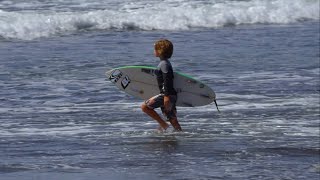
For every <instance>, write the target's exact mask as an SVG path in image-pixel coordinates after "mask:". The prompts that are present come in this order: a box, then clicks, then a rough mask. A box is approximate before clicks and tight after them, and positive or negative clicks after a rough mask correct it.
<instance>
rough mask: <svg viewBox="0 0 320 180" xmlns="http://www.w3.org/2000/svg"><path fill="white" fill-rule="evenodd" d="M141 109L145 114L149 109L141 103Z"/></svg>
mask: <svg viewBox="0 0 320 180" xmlns="http://www.w3.org/2000/svg"><path fill="white" fill-rule="evenodd" d="M141 109H142V111H143V112H146V111H148V110H149V108H148V106H147V105H146V103H142V104H141Z"/></svg>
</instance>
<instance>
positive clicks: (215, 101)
mask: <svg viewBox="0 0 320 180" xmlns="http://www.w3.org/2000/svg"><path fill="white" fill-rule="evenodd" d="M213 101H214V103H215V104H216V107H217V110H218V112H219V113H220V110H219V107H218V104H217V100H213Z"/></svg>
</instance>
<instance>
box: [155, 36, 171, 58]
mask: <svg viewBox="0 0 320 180" xmlns="http://www.w3.org/2000/svg"><path fill="white" fill-rule="evenodd" d="M154 49H155V50H156V51H157V52H158V53H159V55H160V58H161V59H169V58H171V56H172V53H173V44H172V42H171V41H169V40H167V39H160V40H158V41H157V42H156V43H155V44H154Z"/></svg>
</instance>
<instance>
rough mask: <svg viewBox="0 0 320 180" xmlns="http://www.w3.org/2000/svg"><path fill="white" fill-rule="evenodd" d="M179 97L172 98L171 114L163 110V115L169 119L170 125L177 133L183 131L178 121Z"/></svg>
mask: <svg viewBox="0 0 320 180" xmlns="http://www.w3.org/2000/svg"><path fill="white" fill-rule="evenodd" d="M176 101H177V96H170V102H171V108H170V111H169V112H165V110H164V108H161V110H162V112H163V114H164V115H165V116H166V117H167V118H168V120H169V122H170V124H171V125H172V127H173V128H174V129H175V130H176V131H182V129H181V126H180V124H179V122H178V119H177V109H176Z"/></svg>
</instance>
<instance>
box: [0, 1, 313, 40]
mask: <svg viewBox="0 0 320 180" xmlns="http://www.w3.org/2000/svg"><path fill="white" fill-rule="evenodd" d="M8 2H11V1H8ZM67 2H68V1H67ZM48 3H49V2H47V5H48ZM0 5H1V6H0V7H2V8H3V9H4V10H0V36H2V37H3V38H13V39H24V40H30V39H35V38H39V37H48V36H52V35H57V34H68V33H74V32H77V31H83V30H86V31H90V30H114V29H115V30H131V29H135V30H147V31H148V30H190V29H194V28H217V27H223V26H227V25H239V24H257V23H266V24H269V23H276V24H287V23H293V22H297V21H302V20H318V19H319V0H309V1H306V0H295V1H291V0H251V1H218V0H211V1H197V2H194V1H190V0H166V1H162V2H155V1H140V2H136V3H133V2H131V1H129V0H127V1H120V2H118V3H115V2H113V1H110V2H107V3H106V2H104V1H98V0H96V1H94V3H89V2H87V1H86V0H83V1H81V3H80V4H79V3H78V4H74V2H73V1H72V2H70V3H62V2H61V3H60V4H59V3H56V4H49V5H48V6H49V7H50V8H49V9H45V8H44V7H46V6H45V5H39V2H37V3H36V6H37V7H39V9H40V10H39V9H37V8H34V9H32V8H31V9H30V4H29V3H26V4H25V3H24V4H21V3H20V4H14V3H13V2H11V3H7V4H4V3H1V4H0ZM6 6H10V7H11V9H12V8H14V9H18V10H15V11H12V10H11V9H10V8H8V7H7V8H5V7H6ZM42 6H43V7H42ZM22 7H25V8H22ZM24 9H28V10H24ZM61 9H62V10H61ZM10 10H11V11H10Z"/></svg>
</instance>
